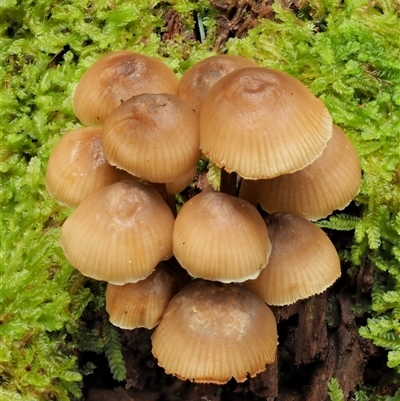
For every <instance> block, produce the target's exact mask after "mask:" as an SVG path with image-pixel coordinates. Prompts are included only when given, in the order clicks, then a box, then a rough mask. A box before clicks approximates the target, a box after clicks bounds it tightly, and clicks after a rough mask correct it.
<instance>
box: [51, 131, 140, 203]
mask: <svg viewBox="0 0 400 401" xmlns="http://www.w3.org/2000/svg"><path fill="white" fill-rule="evenodd" d="M102 130H103V129H102V127H100V126H96V127H86V128H80V129H76V130H74V131H70V132H68V133H67V134H65V135H64V136H63V137H62V138H61V139H60V140H59V141H58V142H57V144H56V146H55V148H54V149H53V151H52V152H51V154H50V158H49V162H48V163H47V169H46V188H47V191H48V192H49V194H50V195H51V196H52V197H53V198H55V199H57V201H59V202H60V203H62V204H64V205H67V206H70V207H77V206H78V205H79V204H80V203H81V202H82V201H83V200H84V199H85V198H86V197H87V196H89V195H90V194H92V193H93V192H96V191H97V190H98V189H99V188H102V187H104V186H106V185H110V184H113V183H114V182H117V181H120V180H124V179H129V178H131V179H132V178H133V177H132V176H131V175H129V174H128V173H127V172H126V171H123V170H118V169H117V168H115V167H113V166H111V165H110V164H109V163H108V162H107V161H106V159H105V158H104V154H103V149H102V147H101V133H102Z"/></svg>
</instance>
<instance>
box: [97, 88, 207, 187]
mask: <svg viewBox="0 0 400 401" xmlns="http://www.w3.org/2000/svg"><path fill="white" fill-rule="evenodd" d="M102 141H103V150H104V155H105V157H106V159H107V160H108V161H109V163H110V164H111V165H115V166H117V167H118V168H121V169H124V170H126V171H128V172H129V173H130V174H132V175H134V176H136V177H140V178H143V179H145V180H148V181H150V182H157V183H166V182H172V181H174V180H177V179H180V178H181V177H182V176H183V175H184V174H186V173H187V172H188V171H189V170H191V169H192V168H193V167H194V166H195V165H196V163H197V161H198V160H199V158H200V156H201V153H200V150H199V130H198V121H197V117H196V115H195V113H194V111H193V110H192V109H191V108H190V107H189V106H188V105H187V104H186V103H185V102H184V101H183V100H181V99H179V98H177V97H176V96H173V95H169V94H166V93H162V94H142V95H138V96H135V97H133V98H132V99H129V100H127V101H126V102H125V103H124V104H122V105H121V106H119V107H118V108H117V109H116V110H114V111H113V112H112V113H111V115H110V116H109V117H108V118H107V120H106V122H105V124H104V129H103V137H102Z"/></svg>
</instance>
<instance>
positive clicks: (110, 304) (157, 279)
mask: <svg viewBox="0 0 400 401" xmlns="http://www.w3.org/2000/svg"><path fill="white" fill-rule="evenodd" d="M183 282H185V283H187V282H188V280H185V281H184V280H181V278H180V277H178V276H177V274H175V272H173V271H172V270H171V269H170V268H169V267H168V266H167V265H166V264H165V263H159V264H158V265H157V267H156V269H155V270H154V271H153V273H151V274H150V276H148V277H146V278H145V279H144V280H140V281H138V282H136V283H128V284H124V285H115V284H111V283H108V285H107V290H106V296H105V299H106V310H107V312H108V314H109V316H110V322H111V323H112V324H113V325H114V326H117V327H120V328H122V329H128V330H132V329H135V328H138V327H144V328H146V329H152V328H154V327H155V326H156V325H157V324H158V322H159V321H160V319H161V316H162V314H163V313H164V310H165V308H166V306H167V304H168V302H169V301H170V299H171V298H172V297H173V296H174V295H175V294H176V293H177V292H178V290H179V289H180V288H181V286H182V284H183Z"/></svg>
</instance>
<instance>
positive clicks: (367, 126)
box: [0, 0, 400, 400]
mask: <svg viewBox="0 0 400 401" xmlns="http://www.w3.org/2000/svg"><path fill="white" fill-rule="evenodd" d="M224 4H225V5H224ZM238 4H239V6H236V7H235V6H234V7H232V8H231V9H229V7H225V6H226V3H224V2H220V3H219V4H217V3H216V2H214V5H216V6H217V5H218V9H219V10H220V11H218V10H217V9H216V8H213V7H211V6H210V3H209V2H208V1H205V0H202V1H199V2H190V1H189V0H176V1H166V2H160V1H157V0H153V1H145V0H141V1H137V2H123V1H120V0H115V1H112V2H109V1H105V0H98V1H97V0H96V1H87V0H83V1H81V0H80V1H78V0H68V1H67V0H60V1H56V2H55V1H50V0H43V1H40V2H34V1H31V0H21V1H18V2H17V1H14V0H3V1H2V2H1V5H0V6H1V18H0V26H1V47H0V54H1V63H2V66H1V69H0V75H1V82H2V87H1V89H0V90H1V95H0V96H1V98H0V100H1V107H0V115H1V140H0V141H1V167H0V168H1V173H2V176H1V201H2V226H1V257H2V261H1V281H0V302H1V304H0V320H1V325H0V381H1V388H0V397H1V398H4V399H7V400H51V399H57V400H67V399H71V398H74V397H75V398H79V397H80V396H81V386H82V375H84V374H89V373H90V372H92V371H93V369H94V366H93V365H92V364H90V363H89V364H86V365H85V366H81V365H80V364H79V356H80V355H82V353H84V352H87V351H94V352H100V353H101V352H104V350H105V351H106V352H107V355H108V357H109V360H110V362H111V368H112V369H113V372H114V374H115V375H116V376H117V377H121V376H123V375H124V371H123V364H122V363H121V360H120V356H121V355H120V353H119V352H118V349H119V348H118V347H119V346H118V344H119V340H118V336H117V335H116V334H115V332H114V331H113V329H112V328H109V329H107V325H99V324H98V323H97V321H96V320H93V316H101V315H102V313H103V312H102V310H103V287H102V285H101V284H99V283H94V282H92V281H88V280H87V279H85V278H83V277H82V276H80V275H79V274H78V273H77V272H76V271H75V270H74V269H73V268H72V267H71V266H70V265H69V264H68V263H67V262H66V260H65V258H64V256H63V255H62V252H61V248H60V246H59V233H60V226H61V224H62V222H63V221H64V220H65V218H66V217H67V216H68V215H69V213H70V210H69V209H67V208H64V207H61V206H59V205H58V204H57V203H56V202H55V201H54V200H52V199H51V198H50V197H49V195H48V194H47V192H46V190H45V187H44V180H43V177H44V174H45V169H46V162H47V159H48V156H49V153H50V151H51V149H52V148H53V147H54V145H55V143H56V142H57V140H58V139H59V138H60V136H61V135H62V134H63V133H65V132H67V131H68V130H71V129H73V128H76V127H79V126H80V124H79V122H78V121H77V119H76V118H75V117H74V115H73V113H72V107H71V94H72V91H73V89H74V87H75V85H76V83H77V81H78V80H79V78H80V76H81V75H82V74H83V72H84V71H85V70H86V68H88V66H89V65H91V64H92V63H93V62H94V61H95V60H96V59H98V58H99V57H100V56H101V55H102V54H104V53H106V52H108V51H111V50H117V49H132V50H136V51H140V52H143V53H145V54H149V55H151V56H154V57H157V58H159V59H162V60H163V61H164V62H166V63H167V64H168V65H170V66H171V67H172V68H173V70H174V71H175V72H176V73H177V74H178V75H181V74H182V73H183V72H184V71H185V70H186V69H187V68H188V67H189V66H191V65H192V64H193V63H195V62H196V61H199V60H201V59H203V58H204V57H207V56H209V55H211V54H214V52H213V49H214V48H218V49H219V51H221V52H228V53H231V54H239V55H242V56H245V57H250V58H253V59H254V60H255V61H256V62H257V63H259V64H260V65H263V66H269V67H273V68H278V69H281V70H283V71H285V72H288V73H289V74H291V75H293V76H295V77H297V78H299V79H300V80H301V81H302V82H304V83H305V84H306V85H307V86H308V87H309V88H310V89H311V90H312V91H313V92H314V94H316V95H317V96H319V97H320V98H321V99H322V100H323V101H324V102H325V103H326V105H327V106H328V108H329V110H330V112H331V114H332V116H333V120H334V122H335V123H336V124H338V125H339V126H341V127H342V128H343V129H344V130H345V131H346V133H347V134H348V136H349V137H350V139H351V140H352V141H353V143H354V144H355V145H356V147H357V150H358V152H359V154H360V157H361V160H362V168H363V182H362V187H361V191H360V194H359V195H358V196H357V198H356V200H355V203H354V205H353V206H352V209H351V210H349V211H348V212H347V211H346V213H339V214H335V215H334V216H333V217H331V218H329V219H327V220H325V221H322V222H320V223H319V225H320V226H321V227H324V228H326V229H329V230H333V231H334V232H338V231H341V232H343V231H346V232H349V233H350V235H348V236H347V235H346V237H345V238H346V241H339V242H338V244H339V245H338V246H339V249H338V250H339V253H340V255H341V258H342V260H343V266H344V270H345V271H344V277H345V280H348V282H349V283H354V282H357V280H358V281H360V282H362V280H363V279H362V277H364V276H363V272H365V271H369V269H372V270H371V271H372V273H371V274H370V276H369V277H372V278H373V280H372V282H371V284H372V285H369V286H368V285H366V287H368V288H367V290H366V291H365V292H363V291H361V290H360V291H359V292H358V293H357V294H355V298H354V299H353V301H354V302H353V311H354V312H355V313H356V316H357V319H358V320H357V322H358V323H359V322H361V325H362V327H361V328H360V334H361V335H362V336H363V337H365V338H368V339H371V340H373V341H374V343H375V344H376V345H377V346H379V347H383V348H382V349H386V350H387V351H388V354H387V358H388V362H387V363H388V365H389V367H390V368H392V370H393V372H396V371H397V372H399V371H400V370H399V369H400V332H399V327H400V322H399V321H400V245H399V244H400V212H399V211H400V162H399V159H400V139H399V138H400V113H399V107H400V23H399V13H400V6H399V3H398V2H397V1H395V0H393V1H392V0H377V1H374V2H372V1H367V0H346V1H344V2H342V1H335V0H311V1H306V0H302V1H300V2H296V3H287V5H285V3H282V4H281V3H274V4H273V5H272V6H271V7H270V9H269V14H268V13H264V14H262V15H261V14H259V13H258V14H257V12H258V11H259V9H257V8H256V5H257V4H256V2H251V1H248V2H240V3H238ZM289 6H291V8H290V7H289ZM224 7H225V8H224ZM240 7H242V8H240ZM239 11H243V13H242V14H240V13H239ZM246 13H247V14H246ZM241 15H242V16H246V15H252V16H253V17H254V16H255V17H254V18H253V20H254V21H253V22H254V23H252V24H249V26H248V27H250V28H252V29H251V30H250V31H249V32H247V28H246V29H242V30H240V28H241V27H242V26H243V25H240V22H241V21H242V23H245V21H246V20H247V19H246V18H245V17H243V18H244V19H243V20H241V19H240V18H239V17H240V16H241ZM260 16H267V17H274V20H270V19H259V17H260ZM201 26H204V36H203V30H202V29H200V28H201ZM238 32H240V35H239V36H242V38H233V37H231V36H234V35H235V34H238ZM200 39H202V41H200ZM227 39H229V40H227ZM217 40H218V41H219V42H218V43H217V46H216V41H217ZM225 40H227V41H225ZM349 285H352V284H349ZM369 287H372V288H371V291H372V292H370V288H369ZM370 294H372V296H371V295H370ZM367 318H368V321H367V320H366V319H367ZM104 328H106V329H104ZM393 380H398V376H396V375H394V379H393ZM364 384H367V383H364ZM360 385H363V383H360ZM374 393H376V391H374V390H372V391H369V390H368V389H366V388H364V389H363V390H360V391H359V392H358V393H357V394H356V395H354V396H353V397H354V399H357V400H369V399H370V400H373V399H380V400H383V399H387V400H389V399H391V400H394V399H398V398H396V397H399V395H397V396H395V395H393V394H391V395H390V394H389V395H388V396H387V397H388V398H384V397H383V396H382V397H380V396H379V395H376V396H374ZM397 394H398V393H397Z"/></svg>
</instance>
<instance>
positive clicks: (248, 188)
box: [239, 178, 260, 207]
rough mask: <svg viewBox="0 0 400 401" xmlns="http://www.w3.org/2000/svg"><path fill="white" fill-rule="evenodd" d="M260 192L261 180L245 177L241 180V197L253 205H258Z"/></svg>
mask: <svg viewBox="0 0 400 401" xmlns="http://www.w3.org/2000/svg"><path fill="white" fill-rule="evenodd" d="M259 194H260V181H258V180H246V179H244V178H242V179H241V181H240V189H239V198H241V199H244V200H246V201H247V202H249V203H251V204H252V205H253V206H255V207H257V204H258V197H259Z"/></svg>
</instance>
